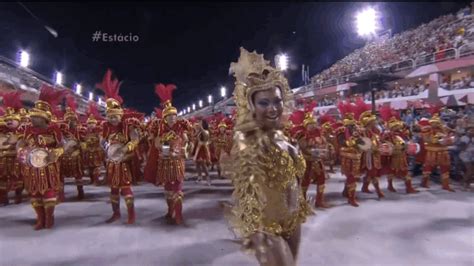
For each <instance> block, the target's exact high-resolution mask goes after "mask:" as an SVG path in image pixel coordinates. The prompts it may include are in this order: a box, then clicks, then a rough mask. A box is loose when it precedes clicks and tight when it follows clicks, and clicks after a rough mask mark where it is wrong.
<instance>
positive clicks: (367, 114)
mask: <svg viewBox="0 0 474 266" xmlns="http://www.w3.org/2000/svg"><path fill="white" fill-rule="evenodd" d="M354 104H355V106H356V107H355V110H356V111H355V113H354V116H355V118H356V119H357V120H359V122H360V123H361V124H362V125H363V126H367V125H368V124H369V123H370V122H373V121H375V120H377V117H376V116H375V115H373V114H372V111H371V106H370V105H369V104H366V103H365V102H364V100H363V99H362V97H357V99H356V101H355V103H354Z"/></svg>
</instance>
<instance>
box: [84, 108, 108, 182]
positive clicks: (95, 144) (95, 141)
mask: <svg viewBox="0 0 474 266" xmlns="http://www.w3.org/2000/svg"><path fill="white" fill-rule="evenodd" d="M88 113H89V117H88V118H87V121H86V127H84V133H83V139H82V143H81V145H82V151H83V152H82V154H83V165H84V168H85V169H87V170H88V172H89V176H90V179H91V183H93V184H94V185H99V176H100V168H101V167H102V166H103V165H104V162H105V153H104V149H103V148H102V145H101V144H100V136H101V134H102V125H101V124H99V122H98V120H97V119H101V118H100V114H99V113H98V110H97V106H96V105H95V104H94V103H91V104H89V111H88Z"/></svg>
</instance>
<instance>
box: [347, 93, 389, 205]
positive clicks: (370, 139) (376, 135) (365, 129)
mask: <svg viewBox="0 0 474 266" xmlns="http://www.w3.org/2000/svg"><path fill="white" fill-rule="evenodd" d="M355 104H356V107H357V108H358V110H359V113H360V116H359V123H360V124H361V126H362V138H363V140H364V141H365V142H366V144H368V145H367V146H366V148H364V149H363V153H362V159H361V163H362V164H361V171H363V172H365V173H366V175H365V178H364V180H363V185H362V189H361V191H362V192H364V193H371V192H370V190H369V184H370V183H372V184H373V185H374V187H375V190H376V192H377V196H378V198H379V199H380V198H383V197H384V194H383V192H382V191H381V190H380V186H379V179H380V176H381V173H382V172H381V170H382V164H385V165H387V166H388V164H389V163H390V159H389V156H387V155H386V154H384V156H383V160H384V162H382V155H381V154H380V145H381V142H380V134H381V133H382V132H380V131H379V130H378V129H377V127H376V125H377V117H376V116H375V115H374V114H373V113H372V110H370V106H369V105H367V104H365V102H364V101H363V100H362V99H361V98H358V99H357V100H356V103H355ZM389 176H390V175H389ZM388 183H389V186H392V180H391V179H390V178H389V180H388Z"/></svg>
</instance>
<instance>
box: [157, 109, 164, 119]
mask: <svg viewBox="0 0 474 266" xmlns="http://www.w3.org/2000/svg"><path fill="white" fill-rule="evenodd" d="M155 116H156V118H158V119H161V118H162V117H163V110H162V109H161V108H158V107H155Z"/></svg>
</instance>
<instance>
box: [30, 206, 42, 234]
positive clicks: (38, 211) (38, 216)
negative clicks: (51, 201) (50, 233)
mask: <svg viewBox="0 0 474 266" xmlns="http://www.w3.org/2000/svg"><path fill="white" fill-rule="evenodd" d="M31 206H32V207H33V209H34V210H35V212H36V224H35V226H34V227H33V229H34V230H36V231H37V230H41V229H43V228H44V219H45V213H44V207H43V203H42V202H41V200H38V199H35V200H31Z"/></svg>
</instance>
